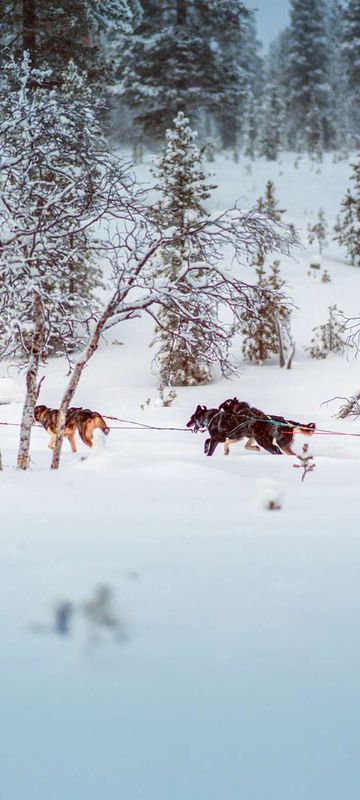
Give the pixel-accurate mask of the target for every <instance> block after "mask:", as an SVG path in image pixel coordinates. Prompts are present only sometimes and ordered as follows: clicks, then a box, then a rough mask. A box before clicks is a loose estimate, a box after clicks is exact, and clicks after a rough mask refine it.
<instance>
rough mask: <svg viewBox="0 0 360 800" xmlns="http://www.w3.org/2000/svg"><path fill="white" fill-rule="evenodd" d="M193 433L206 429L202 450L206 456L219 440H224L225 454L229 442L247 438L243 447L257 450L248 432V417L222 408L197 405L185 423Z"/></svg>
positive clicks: (213, 449) (212, 450)
mask: <svg viewBox="0 0 360 800" xmlns="http://www.w3.org/2000/svg"><path fill="white" fill-rule="evenodd" d="M186 427H187V428H191V429H192V430H193V432H194V433H197V432H198V431H205V430H207V431H208V432H209V434H210V437H209V439H206V441H205V444H204V452H205V454H206V455H207V456H212V454H213V453H214V451H215V449H216V447H217V446H218V444H219V443H220V442H224V447H225V454H226V455H228V453H229V445H230V443H233V444H234V443H235V442H239V441H241V439H244V438H246V439H248V441H247V442H246V445H245V447H246V448H247V449H249V450H259V449H260V448H259V447H257V446H256V444H255V443H254V440H253V436H252V433H249V426H248V419H247V418H246V417H245V416H241V415H240V414H232V413H231V412H230V411H225V409H223V408H206V406H200V405H199V406H198V407H197V409H196V411H194V413H193V415H192V417H191V418H190V419H189V422H188V423H187V425H186Z"/></svg>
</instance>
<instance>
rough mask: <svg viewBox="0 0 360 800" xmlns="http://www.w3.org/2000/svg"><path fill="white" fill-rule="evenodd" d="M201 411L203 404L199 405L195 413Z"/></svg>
mask: <svg viewBox="0 0 360 800" xmlns="http://www.w3.org/2000/svg"><path fill="white" fill-rule="evenodd" d="M199 411H202V408H201V406H200V405H198V406H197V409H196V411H195V414H198V413H199Z"/></svg>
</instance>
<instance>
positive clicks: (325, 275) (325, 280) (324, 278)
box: [321, 269, 331, 283]
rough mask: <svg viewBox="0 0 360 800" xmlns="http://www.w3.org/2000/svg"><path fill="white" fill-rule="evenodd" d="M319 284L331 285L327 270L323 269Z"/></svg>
mask: <svg viewBox="0 0 360 800" xmlns="http://www.w3.org/2000/svg"><path fill="white" fill-rule="evenodd" d="M321 283H331V278H330V275H329V273H328V271H327V269H324V272H323V274H322V276H321Z"/></svg>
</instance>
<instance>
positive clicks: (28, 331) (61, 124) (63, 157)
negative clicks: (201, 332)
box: [0, 55, 100, 361]
mask: <svg viewBox="0 0 360 800" xmlns="http://www.w3.org/2000/svg"><path fill="white" fill-rule="evenodd" d="M48 79H49V71H48V70H35V69H32V68H31V66H30V63H29V59H28V56H27V55H25V57H24V59H23V61H22V62H21V63H20V64H18V63H16V62H10V63H9V64H7V66H6V69H5V85H4V87H3V91H2V92H1V94H0V116H1V119H2V122H1V124H0V142H1V150H2V154H3V159H2V162H1V172H0V175H1V194H0V201H1V205H0V225H1V231H2V237H1V238H2V240H3V247H2V251H1V256H0V258H1V262H0V292H1V297H2V299H3V301H4V299H5V302H4V307H3V311H2V315H1V320H0V346H1V348H2V352H3V353H9V354H10V355H13V356H15V355H16V356H17V357H19V358H20V359H23V360H25V361H26V360H27V357H28V353H29V352H30V348H31V339H32V332H33V324H32V316H33V302H34V296H33V291H34V288H35V287H36V290H37V291H39V293H40V295H41V297H42V300H43V303H44V307H45V313H46V317H47V319H48V323H49V324H48V325H47V330H46V337H45V341H44V345H43V348H42V356H46V355H51V354H56V353H57V352H64V349H65V351H67V352H71V351H72V350H73V349H74V348H75V347H76V346H77V345H78V344H79V343H80V342H81V340H82V336H84V335H86V334H85V331H84V330H81V326H80V324H77V323H76V320H78V321H79V322H80V320H82V319H83V320H85V319H86V318H88V317H91V315H92V313H93V312H94V310H95V308H96V302H95V296H94V290H95V289H96V287H98V286H99V285H100V273H99V270H98V269H97V268H96V267H95V264H94V260H93V254H92V243H91V240H90V237H89V235H88V232H87V229H86V227H85V225H84V226H82V225H79V219H80V220H81V221H83V223H85V220H86V218H87V216H88V213H89V212H90V209H91V207H92V204H93V194H92V193H93V187H92V181H93V180H96V177H97V176H96V172H97V167H96V164H94V162H93V160H92V159H93V155H94V148H96V150H97V148H98V147H99V143H100V139H99V127H98V124H97V122H96V117H95V115H94V113H93V111H92V110H91V103H92V102H93V101H92V98H91V93H90V91H89V90H86V89H85V86H84V82H83V79H82V77H81V76H80V74H79V73H78V72H77V70H76V68H75V66H74V65H73V64H70V65H69V67H68V69H67V71H66V72H65V73H64V75H63V83H62V87H61V90H60V91H56V90H50V91H49V90H48V89H47V81H48ZM84 122H85V125H84ZM49 133H50V134H51V135H49ZM98 169H99V168H98ZM82 228H83V229H82ZM20 231H21V232H22V233H21V235H19V232H20Z"/></svg>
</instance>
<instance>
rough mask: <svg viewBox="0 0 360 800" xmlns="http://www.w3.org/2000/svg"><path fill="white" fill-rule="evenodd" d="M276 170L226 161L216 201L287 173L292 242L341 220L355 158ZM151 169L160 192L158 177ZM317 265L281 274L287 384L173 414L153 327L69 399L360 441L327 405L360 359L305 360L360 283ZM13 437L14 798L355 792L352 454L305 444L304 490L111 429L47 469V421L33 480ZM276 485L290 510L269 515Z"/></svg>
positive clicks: (342, 267)
mask: <svg viewBox="0 0 360 800" xmlns="http://www.w3.org/2000/svg"><path fill="white" fill-rule="evenodd" d="M281 161H282V163H281V164H280V165H279V164H270V163H266V162H263V161H260V162H259V163H256V165H252V167H251V169H252V174H251V175H248V174H247V171H246V170H245V169H244V164H243V163H241V162H240V163H239V164H238V165H235V164H233V163H232V162H231V161H228V160H226V159H224V158H223V159H221V160H220V159H219V162H218V163H217V164H216V165H215V167H216V168H217V169H216V171H217V173H218V175H219V176H220V177H221V184H222V189H221V190H218V192H217V193H216V194H215V197H214V199H213V207H214V208H215V207H216V208H219V209H220V208H223V207H226V206H227V205H230V204H231V202H232V201H233V200H234V199H235V198H236V197H240V198H241V204H242V205H244V207H245V206H247V205H252V204H253V203H254V202H255V200H256V198H257V197H258V196H259V194H261V193H263V191H264V187H265V183H266V180H268V179H272V180H273V181H274V183H275V188H276V192H277V197H278V199H279V201H280V205H281V207H284V208H286V209H287V212H288V213H287V218H288V219H289V220H291V221H294V222H295V224H296V225H297V226H301V227H302V229H303V230H304V228H306V225H307V222H308V221H310V220H312V221H313V217H312V216H311V214H313V215H315V216H316V214H317V211H318V208H319V207H320V206H321V207H323V208H324V210H325V215H326V218H327V220H328V222H331V223H333V221H334V219H335V216H336V213H337V210H338V205H339V202H340V200H341V198H342V196H343V194H344V192H345V190H346V186H347V182H348V176H349V173H350V169H349V165H348V164H347V163H344V162H341V163H337V164H333V162H332V161H331V159H328V158H327V159H325V161H324V163H323V164H322V165H321V166H320V168H321V173H320V174H318V173H317V172H316V170H317V169H318V165H314V164H311V163H309V162H307V161H302V162H300V166H299V168H298V169H294V167H293V161H294V158H293V157H291V156H283V158H282V160H281ZM209 167H210V168H212V167H213V165H212V164H210V165H209ZM279 171H281V172H282V173H283V174H282V175H280V174H279ZM139 173H140V175H141V177H143V178H144V179H146V177H147V166H146V165H145V166H144V167H142V169H141V170H139ZM305 209H307V212H308V213H306V214H305ZM310 212H311V213H310ZM304 244H306V236H304ZM315 252H316V248H309V249H305V250H300V251H299V252H298V253H297V255H296V259H297V260H296V261H295V260H294V259H285V258H281V259H280V260H281V269H282V273H283V275H284V277H285V278H286V280H287V283H288V284H289V287H290V292H291V295H292V296H293V298H294V302H295V304H296V305H297V306H298V309H297V310H296V311H294V314H293V331H294V335H295V339H296V343H297V353H296V360H295V363H294V368H293V369H292V370H291V371H286V370H285V371H284V370H280V369H279V368H278V367H277V365H276V364H275V363H273V364H268V365H266V366H263V367H249V366H246V367H244V369H243V372H242V374H241V375H240V377H239V378H238V379H236V380H233V381H225V380H224V379H218V380H217V381H215V382H214V383H213V384H211V385H209V386H206V387H198V388H196V387H195V388H190V389H179V390H177V394H178V396H177V399H176V402H175V404H174V406H173V407H171V408H161V407H158V406H156V401H157V397H158V393H157V390H156V385H157V382H158V381H157V377H156V374H153V373H152V372H151V365H150V362H151V358H152V355H153V352H152V350H149V349H148V343H149V341H150V338H151V324H150V323H149V321H147V320H143V321H142V322H140V323H139V322H137V321H133V322H131V323H128V324H126V325H122V326H121V328H119V329H118V330H115V329H114V331H112V332H111V336H109V337H108V340H107V342H104V343H103V344H102V346H101V348H100V350H99V351H98V353H96V355H95V356H94V358H93V360H92V361H91V362H90V364H89V366H88V368H87V370H86V372H85V375H84V378H83V381H82V383H81V384H80V387H79V390H78V393H77V395H76V397H75V398H74V402H75V403H76V404H79V405H81V404H82V405H84V406H87V407H91V408H94V409H96V410H98V411H100V412H101V413H106V414H109V415H114V416H118V417H121V418H123V419H130V420H137V421H139V422H143V423H145V424H149V425H160V426H164V427H184V426H185V424H186V422H187V420H188V419H189V417H190V415H191V413H192V412H193V410H194V408H195V407H196V405H197V403H198V402H201V403H204V404H206V405H208V406H209V407H210V406H217V405H218V404H219V403H220V402H221V401H222V400H224V399H225V398H226V397H231V396H234V395H237V396H238V397H239V398H241V399H245V400H248V401H249V402H250V403H253V404H255V405H257V406H259V407H261V408H264V410H266V411H269V412H270V413H271V412H272V413H277V414H283V415H285V416H290V417H291V418H295V419H299V420H300V421H302V422H305V423H306V422H311V421H315V422H316V423H317V425H318V426H319V427H320V428H325V429H333V430H339V431H347V432H354V433H360V428H359V426H358V425H357V424H356V423H355V422H353V421H350V422H349V421H346V420H341V421H340V420H335V419H333V417H332V415H333V414H334V413H335V411H336V410H337V404H336V403H334V404H331V405H328V406H326V405H321V404H322V403H323V402H324V401H326V400H328V399H329V398H331V397H334V396H335V395H348V394H351V393H352V392H354V390H355V389H356V388H357V387H358V385H359V378H358V364H357V362H356V361H351V360H350V361H347V360H345V359H342V358H341V357H339V356H331V357H329V358H327V359H326V360H324V361H315V360H312V359H310V358H309V356H308V354H307V353H305V352H304V347H305V346H308V344H309V342H310V338H311V330H312V328H313V327H314V326H315V325H318V324H320V323H322V322H323V321H324V319H325V316H326V310H327V307H328V305H330V304H333V303H334V302H336V303H337V305H338V306H339V307H340V308H343V309H344V311H346V312H349V313H356V312H357V311H358V298H359V282H360V273H358V272H357V270H355V269H354V268H351V267H350V266H348V265H346V264H345V263H344V262H343V254H342V253H341V251H340V250H339V249H338V248H337V246H335V244H334V243H330V245H329V248H328V249H327V250H326V251H325V253H324V255H323V265H324V267H325V266H326V268H327V269H328V271H329V272H330V275H331V279H332V282H331V283H330V284H322V283H321V282H320V278H319V277H318V276H316V278H314V277H313V276H312V275H311V276H310V277H309V276H308V275H307V271H308V263H309V259H310V256H311V255H312V254H313V253H315ZM115 339H119V340H121V341H123V342H124V345H123V346H119V345H116V344H113V343H112V342H113V341H114V340H115ZM236 347H237V344H236ZM238 353H239V358H240V353H241V348H240V345H239V349H238ZM235 355H236V356H237V353H236V352H235ZM1 374H4V376H5V374H6V373H5V369H4V370H2V371H1ZM65 375H66V366H65V365H64V363H63V362H62V361H61V360H60V359H57V360H53V361H52V362H51V364H50V365H49V368H48V369H47V370H46V380H45V382H44V383H43V387H42V393H41V402H44V403H46V404H48V405H50V406H53V407H55V406H56V405H57V404H58V401H59V398H60V396H61V392H62V388H63V385H64V380H65ZM10 376H11V377H10V378H9V380H11V381H14V382H15V383H12V384H11V387H9V386H8V387H7V389H6V391H7V392H8V396H9V391H10V388H11V392H10V394H11V396H13V397H14V400H18V399H19V398H21V395H22V391H23V385H22V377H21V376H16V375H14V374H13V373H12V372H11V371H10ZM0 391H1V382H0ZM5 394H6V393H5V391H3V394H2V396H4V395H5ZM148 397H150V398H151V404H150V406H149V407H145V410H144V411H143V410H141V408H140V405H141V404H142V403H144V401H145V400H146V399H147V398H148ZM0 401H1V395H0ZM0 408H1V413H0V420H1V421H2V422H19V419H20V415H21V404H20V403H19V402H15V401H14V402H11V403H10V404H7V405H3V406H1V407H0ZM110 424H111V425H114V426H117V425H119V426H120V425H121V424H122V423H120V422H115V421H114V422H111V423H110ZM17 435H18V434H17V429H16V428H15V427H5V426H4V427H2V426H0V449H1V451H2V456H3V462H4V464H5V469H4V471H3V472H2V474H1V477H0V482H1V483H0V485H1V487H2V492H1V531H0V553H1V558H0V586H1V599H2V604H1V605H2V608H3V615H2V625H1V630H2V657H1V662H0V663H1V666H0V675H1V679H2V680H1V683H2V687H3V692H2V737H1V738H2V742H1V754H2V757H1V761H2V768H1V774H0V787H1V797H4V798H6V800H30V799H31V800H32V798H34V800H35V798H36V800H70V798H71V800H72V799H73V798H74V800H99V797H104V798H105V800H120V798H121V800H170V799H171V800H340V798H346V800H357V798H358V780H357V772H358V744H357V740H358V736H357V729H358V726H359V717H360V708H359V684H358V674H359V668H360V644H359V635H358V613H359V607H360V586H359V579H358V575H359V566H360V543H359V478H360V438H355V437H354V438H350V437H349V438H347V437H346V438H345V437H329V438H327V437H323V436H314V437H312V438H311V439H310V440H308V439H305V438H304V437H297V439H296V450H297V452H300V451H301V446H302V443H303V442H304V441H309V451H310V453H311V454H312V455H314V456H315V464H316V467H315V470H314V472H313V473H311V474H310V475H308V476H306V478H305V481H304V483H301V470H297V469H293V464H294V463H295V461H296V459H295V458H292V457H285V456H284V457H279V458H274V457H272V456H271V455H269V454H266V453H264V452H262V453H261V454H256V453H249V452H247V451H245V450H244V448H243V445H242V444H238V445H235V446H233V447H232V448H231V454H230V456H229V457H228V458H225V457H224V456H223V454H222V448H221V447H220V446H219V448H218V449H217V451H216V453H215V455H214V456H213V458H211V459H209V458H205V456H204V455H203V452H202V449H203V442H204V439H205V436H204V435H202V434H197V435H193V434H192V433H190V432H180V431H179V432H177V431H161V432H160V431H152V430H141V431H140V430H134V431H130V430H115V429H114V430H112V431H111V432H110V434H109V436H108V437H107V438H106V439H105V441H103V440H102V439H100V438H99V440H98V439H97V440H96V443H95V447H94V453H93V452H91V453H89V450H88V449H87V448H85V447H84V446H83V445H82V443H81V442H80V443H79V453H78V454H76V455H75V456H73V455H72V454H71V452H70V448H68V445H67V443H65V445H64V450H63V457H62V467H61V470H60V472H59V473H57V474H54V473H52V472H51V471H50V470H49V469H48V467H49V463H50V451H48V449H47V441H48V437H47V434H46V433H45V431H43V430H41V429H38V428H34V431H33V435H32V450H31V452H32V459H33V461H32V469H31V471H29V472H27V473H26V474H19V473H18V472H17V471H16V470H15V469H14V464H15V462H16V448H17ZM84 457H85V460H82V459H83V458H84ZM269 491H270V492H271V493H272V492H273V491H274V492H275V493H276V494H280V495H281V503H282V509H281V510H274V511H268V510H265V509H264V508H263V502H264V494H266V493H267V492H269ZM100 584H104V585H107V586H109V587H110V588H111V589H112V590H113V592H114V603H115V606H116V609H117V611H118V614H119V618H120V620H121V622H122V625H123V629H124V631H125V633H126V637H124V639H123V640H118V639H117V638H116V636H115V635H114V633H113V631H112V630H110V629H109V630H108V629H106V628H105V627H103V628H101V626H99V627H98V629H96V628H95V629H89V626H88V624H87V622H86V619H85V618H84V614H83V612H82V609H83V606H84V603H85V602H86V601H87V600H88V599H89V598H90V597H91V596H92V595H93V593H94V590H95V588H96V587H97V586H98V585H100ZM63 599H65V600H69V601H71V602H72V603H73V604H74V607H75V612H74V618H73V620H72V621H71V625H70V633H69V635H68V636H64V637H60V636H57V635H56V634H55V633H54V607H55V605H56V604H57V603H58V602H59V601H60V600H63Z"/></svg>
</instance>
